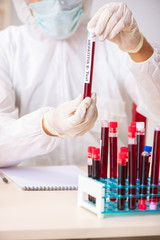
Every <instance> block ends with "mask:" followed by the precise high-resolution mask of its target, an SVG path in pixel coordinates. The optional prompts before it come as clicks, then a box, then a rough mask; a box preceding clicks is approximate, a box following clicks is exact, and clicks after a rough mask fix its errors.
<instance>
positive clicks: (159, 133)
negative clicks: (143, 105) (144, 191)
mask: <svg viewBox="0 0 160 240" xmlns="http://www.w3.org/2000/svg"><path fill="white" fill-rule="evenodd" d="M159 157H160V125H159V126H158V127H157V128H156V130H155V131H154V141H153V155H152V167H151V185H158V183H159V167H160V166H159V165H160V162H159ZM150 194H158V186H156V187H151V188H150ZM157 203H158V197H156V196H150V199H149V209H150V210H156V209H157Z"/></svg>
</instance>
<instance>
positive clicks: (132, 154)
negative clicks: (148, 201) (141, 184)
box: [128, 126, 137, 210]
mask: <svg viewBox="0 0 160 240" xmlns="http://www.w3.org/2000/svg"><path fill="white" fill-rule="evenodd" d="M136 145H137V144H136V127H135V126H129V127H128V163H129V176H128V183H129V185H130V187H129V189H128V192H129V195H131V196H129V199H128V208H129V209H130V210H134V209H136V147H137V146H136ZM132 195H133V196H132Z"/></svg>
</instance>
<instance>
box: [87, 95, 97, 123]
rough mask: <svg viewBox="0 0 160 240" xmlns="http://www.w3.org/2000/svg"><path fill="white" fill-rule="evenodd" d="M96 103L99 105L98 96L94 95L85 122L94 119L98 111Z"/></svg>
mask: <svg viewBox="0 0 160 240" xmlns="http://www.w3.org/2000/svg"><path fill="white" fill-rule="evenodd" d="M96 103H97V95H96V93H92V96H91V105H90V107H89V108H88V110H87V112H86V116H85V122H87V121H89V120H90V119H92V118H93V116H94V114H95V112H96V111H97V107H96Z"/></svg>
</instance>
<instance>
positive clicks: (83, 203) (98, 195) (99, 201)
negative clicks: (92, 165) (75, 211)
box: [78, 175, 105, 218]
mask: <svg viewBox="0 0 160 240" xmlns="http://www.w3.org/2000/svg"><path fill="white" fill-rule="evenodd" d="M104 187H105V184H103V183H101V182H98V181H95V180H94V179H92V178H88V177H85V176H81V175H79V178H78V206H79V207H84V208H86V209H88V210H89V211H91V212H93V213H95V214H97V216H98V217H99V218H104V214H103V213H102V212H104V198H103V197H104V196H105V188H104ZM88 195H91V196H93V197H94V198H95V199H96V204H91V203H90V202H88V201H87V199H88Z"/></svg>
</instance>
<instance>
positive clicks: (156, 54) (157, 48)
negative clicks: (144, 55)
mask: <svg viewBox="0 0 160 240" xmlns="http://www.w3.org/2000/svg"><path fill="white" fill-rule="evenodd" d="M151 46H152V48H153V54H152V56H151V57H150V58H148V59H147V60H146V61H143V62H135V61H133V60H132V58H131V57H130V56H129V55H128V62H129V68H130V69H131V68H136V67H140V66H141V65H142V66H143V65H144V64H148V63H150V62H156V63H159V62H160V45H158V44H151Z"/></svg>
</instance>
